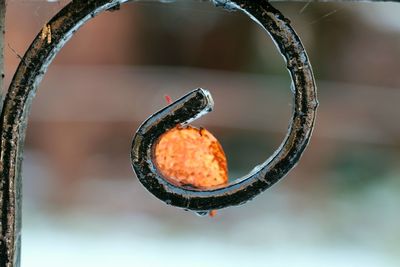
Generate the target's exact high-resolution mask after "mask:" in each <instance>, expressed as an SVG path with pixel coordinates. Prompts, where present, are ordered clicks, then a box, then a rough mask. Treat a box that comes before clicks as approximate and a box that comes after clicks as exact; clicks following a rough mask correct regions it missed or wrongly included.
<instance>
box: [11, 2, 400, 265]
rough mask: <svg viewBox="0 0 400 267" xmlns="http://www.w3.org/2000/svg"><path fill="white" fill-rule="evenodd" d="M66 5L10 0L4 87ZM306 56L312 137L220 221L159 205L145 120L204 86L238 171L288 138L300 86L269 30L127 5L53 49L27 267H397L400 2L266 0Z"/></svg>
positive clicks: (36, 155)
mask: <svg viewBox="0 0 400 267" xmlns="http://www.w3.org/2000/svg"><path fill="white" fill-rule="evenodd" d="M65 4H66V1H61V2H52V3H49V2H46V1H12V0H9V1H8V17H7V25H6V28H7V29H8V31H7V32H6V38H7V39H6V42H7V44H6V67H7V70H6V73H7V76H6V78H7V81H8V83H9V82H10V79H11V76H12V74H13V72H14V71H15V68H16V66H17V64H18V63H19V58H18V56H17V54H20V55H22V54H23V53H24V51H25V50H26V49H27V47H28V46H29V44H30V42H31V41H32V40H33V38H34V36H35V35H36V34H37V33H38V32H39V31H40V30H41V28H42V26H43V25H44V24H45V22H46V21H47V20H48V19H49V18H51V17H52V15H54V14H55V13H56V12H57V11H58V10H59V9H61V8H62V6H64V5H65ZM274 5H275V6H276V7H278V8H279V9H280V10H281V11H282V12H283V13H284V14H285V15H286V16H287V17H289V18H290V19H291V21H292V22H293V25H294V27H295V29H296V31H297V32H298V34H299V35H300V37H301V38H302V39H303V41H304V44H305V46H306V48H307V50H308V53H309V56H310V59H311V62H312V64H313V68H314V71H315V76H316V79H317V84H318V89H319V99H320V108H319V110H318V120H317V125H316V129H315V131H314V135H313V139H312V142H311V144H310V147H309V149H308V150H307V151H306V153H305V154H304V156H303V158H302V160H301V162H300V164H299V165H298V166H297V167H296V168H295V169H294V170H293V171H292V172H291V173H290V174H289V175H288V176H287V177H286V178H285V179H284V180H282V181H281V182H280V183H278V184H277V185H275V186H274V187H273V188H271V189H270V190H269V191H267V192H265V193H264V194H262V195H261V196H259V197H257V198H256V199H254V200H253V201H252V202H250V203H248V204H246V205H244V206H241V207H234V208H229V209H225V210H222V211H220V212H219V213H218V216H217V217H216V218H208V217H198V216H196V215H195V214H193V213H191V212H186V211H183V210H179V209H176V208H173V207H169V206H166V205H165V204H164V203H162V202H160V201H158V200H157V199H155V198H154V197H153V196H152V195H150V194H149V193H148V192H147V191H146V190H145V189H144V188H143V187H142V186H141V185H140V184H139V182H138V180H137V179H136V177H135V175H134V173H133V171H132V170H131V165H130V158H129V153H130V143H131V139H132V136H133V134H134V132H135V130H136V129H137V128H138V126H139V124H140V123H141V122H142V121H143V120H145V119H146V118H147V117H148V116H149V115H151V114H152V113H154V112H155V111H157V110H158V109H160V108H162V107H164V106H165V104H166V103H165V100H164V96H165V95H170V96H171V97H172V98H173V99H176V98H177V97H179V96H181V95H183V94H185V92H187V91H189V90H191V89H194V88H197V87H203V88H207V89H209V90H210V91H211V92H212V94H213V96H214V100H215V111H214V112H213V113H211V114H209V115H207V116H205V117H204V118H202V119H200V120H198V121H196V122H195V123H194V124H195V125H197V126H203V127H206V128H207V129H209V130H210V131H212V132H213V133H214V134H215V135H216V136H217V137H218V139H219V140H220V142H221V143H222V145H223V147H224V149H225V152H226V154H227V156H228V164H229V172H230V177H232V179H234V178H235V177H240V176H242V175H244V174H246V173H248V172H249V171H250V170H251V169H252V168H253V167H254V166H255V165H257V164H259V163H261V162H262V161H264V160H265V159H266V158H268V157H269V156H270V155H271V154H272V153H273V151H274V150H275V149H276V148H277V147H278V146H279V144H280V142H281V141H282V140H283V138H284V136H285V133H286V130H287V125H288V121H289V118H290V111H291V100H292V95H291V93H290V80H289V76H288V73H287V71H286V69H285V65H284V61H283V60H282V58H281V56H280V55H279V54H278V52H277V50H276V48H275V46H274V44H273V43H272V41H271V40H270V39H269V37H268V36H267V35H266V34H265V33H264V32H263V31H262V30H261V29H260V28H259V26H258V25H256V24H255V23H254V22H253V21H251V20H250V19H248V18H247V17H246V16H245V15H243V14H241V13H239V12H226V11H224V10H222V9H219V8H215V7H213V6H212V4H210V3H208V2H203V3H200V2H197V1H177V2H175V3H168V4H165V3H164V4H162V3H156V2H144V3H143V2H142V3H140V2H139V3H130V4H126V5H123V6H122V7H121V10H119V11H116V12H106V13H104V14H102V15H100V16H99V17H96V18H95V19H93V20H92V21H90V22H89V23H88V24H87V25H85V26H84V27H83V28H82V29H81V30H80V31H79V32H78V33H77V34H76V35H75V36H74V37H73V38H72V40H71V41H70V42H69V43H68V44H67V45H66V46H65V48H64V49H63V50H62V51H61V52H60V53H59V55H58V56H57V58H56V59H55V61H54V63H53V64H52V65H51V67H50V69H49V71H48V73H47V75H46V76H45V78H44V80H43V82H42V84H41V85H40V88H39V90H38V93H37V96H36V99H35V100H34V102H33V107H32V112H31V115H30V120H29V127H28V133H27V140H26V149H25V161H24V165H23V176H24V185H23V194H24V200H23V201H24V202H23V205H24V211H23V217H24V218H23V242H22V245H23V250H22V253H23V254H22V266H30V267H32V266H40V267H45V266H58V267H64V266H65V267H67V266H68V267H69V266H76V267H83V266H96V267H103V266H135V267H136V266H143V267H144V266H146V267H153V266H154V267H158V266H160V267H161V266H163V267H164V266H174V267H181V266H182V267H183V266H185V267H186V266H191V267H197V266H198V267H209V266H210V267H214V266H215V267H225V266H229V267H236V266H271V267H303V266H304V267H321V266H323V267H343V266H352V267H358V266H359V267H391V266H396V267H397V266H399V265H400V253H399V251H400V123H399V116H400V105H399V104H398V103H399V101H400V75H399V71H400V19H399V14H400V4H390V3H381V4H369V3H342V4H332V3H319V4H317V3H310V4H307V6H305V3H287V4H282V3H279V4H274Z"/></svg>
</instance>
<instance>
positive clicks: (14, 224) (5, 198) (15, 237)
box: [0, 0, 21, 267]
mask: <svg viewBox="0 0 400 267" xmlns="http://www.w3.org/2000/svg"><path fill="white" fill-rule="evenodd" d="M5 17H6V0H0V110H2V108H3V101H4V97H3V96H4V95H3V92H4V76H5V75H4V65H5V64H4V36H5ZM0 132H1V134H3V129H0ZM3 171H4V169H3V158H2V157H1V158H0V172H1V173H3ZM7 177H8V176H5V175H1V181H0V267H18V266H19V264H20V260H19V251H20V250H19V243H20V238H19V237H20V234H19V233H20V222H21V220H20V216H18V215H17V214H16V213H15V204H16V201H15V197H16V193H17V194H19V193H20V185H19V184H20V181H18V180H9V179H7ZM17 188H18V189H17ZM17 213H18V212H17Z"/></svg>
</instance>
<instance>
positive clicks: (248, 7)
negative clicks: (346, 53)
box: [131, 0, 318, 212]
mask: <svg viewBox="0 0 400 267" xmlns="http://www.w3.org/2000/svg"><path fill="white" fill-rule="evenodd" d="M214 3H215V4H216V5H218V6H223V7H225V8H227V9H229V10H234V9H236V10H241V11H243V12H245V13H246V14H247V15H249V16H250V17H251V18H252V19H253V20H255V21H256V22H257V23H259V24H260V25H261V26H262V27H263V28H264V29H265V30H266V31H267V32H268V33H269V34H270V36H271V37H272V39H273V40H274V41H275V43H276V44H277V46H278V48H279V50H280V52H281V53H282V55H283V56H284V58H285V60H286V63H287V68H288V70H289V73H290V76H291V78H292V87H293V89H294V108H293V115H292V119H291V123H290V126H289V130H288V134H287V136H286V138H285V140H284V141H283V143H282V144H281V146H280V147H279V148H278V150H277V151H276V152H275V153H274V154H273V155H272V156H271V157H270V158H269V159H268V160H267V161H265V162H264V163H262V164H261V165H259V166H257V167H256V168H254V170H253V171H252V172H251V173H250V174H248V175H246V176H245V177H242V178H240V179H237V180H236V181H235V182H234V183H232V184H229V185H227V186H226V187H222V188H215V189H210V190H197V189H192V188H185V187H179V186H176V185H174V184H172V183H170V182H168V181H167V180H166V179H165V178H164V177H163V176H162V174H160V172H159V171H158V170H157V167H156V166H155V164H154V162H153V151H154V147H153V146H154V144H155V143H156V141H157V139H158V138H159V137H160V136H161V135H162V134H163V133H165V132H166V131H168V130H171V129H172V128H174V127H175V126H177V125H179V124H185V123H188V122H190V121H193V120H195V119H196V118H198V117H199V116H201V115H204V114H205V113H207V112H209V111H211V109H212V106H213V101H212V99H211V95H210V94H209V93H208V91H206V90H203V89H196V90H194V91H192V92H190V93H189V94H187V95H185V96H184V97H182V98H181V99H179V100H177V101H176V102H174V103H173V104H171V105H169V106H168V107H166V108H165V109H162V110H161V111H159V112H157V113H155V114H154V115H153V116H151V117H150V118H149V119H148V120H146V121H145V122H144V123H143V124H142V126H141V127H140V128H139V130H138V131H137V133H136V135H135V137H134V139H133V143H132V150H131V158H132V166H133V168H134V170H135V172H136V175H137V176H138V178H139V180H140V182H141V183H142V184H143V185H144V186H145V187H146V188H147V189H148V190H149V191H150V192H151V193H152V194H154V195H155V196H156V197H158V198H159V199H160V200H162V201H164V202H165V203H167V204H169V205H173V206H176V207H181V208H184V209H187V210H193V211H196V212H207V211H210V210H215V209H221V208H225V207H229V206H234V205H240V204H242V203H245V202H246V201H248V200H251V199H253V198H254V197H255V196H257V195H258V194H260V193H262V192H263V191H265V190H266V189H267V188H269V187H270V186H271V185H273V184H274V183H276V182H277V181H279V180H280V179H281V178H282V177H284V176H285V175H286V174H287V173H288V172H289V171H290V170H291V169H292V168H293V167H294V166H295V165H296V163H297V162H298V160H299V159H300V156H301V155H302V153H303V151H304V149H305V148H306V147H307V145H308V143H309V139H310V137H311V133H312V130H313V127H314V121H315V115H316V109H317V106H318V101H317V96H316V86H315V82H314V76H313V72H312V68H311V65H310V63H309V61H308V57H307V54H306V52H305V50H304V47H303V45H302V43H301V41H300V38H299V37H298V36H297V34H296V33H295V31H294V30H293V28H292V27H291V26H290V22H289V20H288V19H286V18H285V17H284V16H283V15H282V14H281V13H280V12H279V11H278V10H276V9H275V8H273V7H272V6H271V5H270V4H269V3H268V1H245V0H237V1H236V0H235V1H226V0H224V1H222V0H214Z"/></svg>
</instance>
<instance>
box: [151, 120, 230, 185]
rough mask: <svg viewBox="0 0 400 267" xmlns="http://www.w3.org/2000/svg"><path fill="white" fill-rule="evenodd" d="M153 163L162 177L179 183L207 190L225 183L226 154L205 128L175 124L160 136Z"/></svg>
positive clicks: (226, 175) (226, 177) (226, 181)
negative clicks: (175, 125) (176, 125)
mask: <svg viewBox="0 0 400 267" xmlns="http://www.w3.org/2000/svg"><path fill="white" fill-rule="evenodd" d="M155 163H156V166H157V168H158V170H159V171H160V172H161V174H162V175H163V176H164V178H165V179H167V180H168V181H169V182H171V183H173V184H175V185H178V186H190V187H193V188H199V189H208V188H214V187H218V186H224V185H226V184H227V183H228V167H227V160H226V157H225V153H224V151H223V149H222V146H221V144H220V143H219V142H218V140H217V139H216V138H215V137H214V136H213V135H212V134H211V133H210V132H209V131H207V130H205V129H197V128H195V127H192V126H187V127H175V128H173V129H172V130H170V131H168V132H166V133H164V134H163V135H161V136H160V137H159V139H158V142H157V143H156V145H155Z"/></svg>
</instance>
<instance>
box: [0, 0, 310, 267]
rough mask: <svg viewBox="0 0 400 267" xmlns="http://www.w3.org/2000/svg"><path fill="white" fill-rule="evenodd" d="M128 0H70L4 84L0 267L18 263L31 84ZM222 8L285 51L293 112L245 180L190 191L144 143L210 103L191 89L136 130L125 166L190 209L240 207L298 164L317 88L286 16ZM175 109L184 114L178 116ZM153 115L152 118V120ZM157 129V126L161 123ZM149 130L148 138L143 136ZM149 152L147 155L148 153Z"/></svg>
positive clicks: (259, 4) (237, 4)
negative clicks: (158, 165)
mask: <svg viewBox="0 0 400 267" xmlns="http://www.w3.org/2000/svg"><path fill="white" fill-rule="evenodd" d="M124 2H129V0H87V1H81V0H77V1H72V2H71V3H69V4H68V5H67V6H66V7H64V8H63V9H62V10H61V11H60V12H59V13H58V14H57V15H56V16H55V17H53V18H52V19H51V20H50V21H49V22H48V24H47V25H48V27H50V28H51V32H52V40H51V42H47V40H44V39H43V38H42V37H41V34H40V33H39V34H38V35H37V36H36V38H35V39H34V41H33V43H32V44H31V46H30V47H29V49H28V50H27V52H26V53H25V55H24V57H23V58H22V60H21V62H20V64H19V66H18V69H17V71H16V72H15V74H14V77H13V79H12V82H11V85H10V87H9V89H8V92H7V95H6V98H5V101H4V105H3V110H2V113H1V123H2V128H1V154H0V160H1V165H0V168H1V185H0V186H1V187H0V192H1V195H0V200H1V202H0V205H1V208H0V211H1V233H0V237H1V238H0V267H6V266H7V267H16V266H19V265H20V259H19V256H20V238H21V183H22V181H21V165H22V157H23V148H24V139H25V133H26V125H27V119H28V114H29V110H30V106H31V102H32V100H33V98H34V96H35V93H36V90H37V87H38V85H39V83H40V81H41V80H42V77H43V76H44V74H45V73H46V70H47V68H48V66H49V65H50V63H51V62H52V60H53V59H54V57H55V56H56V55H57V53H58V52H59V51H60V49H61V48H62V47H63V46H64V44H65V43H66V42H67V41H68V40H69V39H70V38H71V37H72V36H73V34H74V33H75V32H76V31H77V30H78V29H79V28H80V27H81V26H82V25H83V24H85V23H86V22H87V21H88V20H90V19H91V18H93V17H94V16H96V15H97V14H99V13H101V12H103V11H105V10H110V9H115V8H116V7H118V6H119V5H120V4H122V3H124ZM213 3H214V4H216V5H217V6H222V7H224V8H227V9H229V10H241V11H243V12H245V13H246V14H247V15H249V16H250V17H251V18H252V19H254V20H255V21H256V22H258V23H259V24H260V25H261V26H262V27H263V28H264V29H265V30H266V31H267V32H268V33H269V34H270V36H271V37H272V38H273V40H274V41H275V42H276V44H277V46H278V48H279V50H280V52H281V53H282V55H283V56H284V58H285V60H286V63H287V68H288V70H289V73H290V75H291V77H292V81H293V87H294V89H295V90H294V109H293V116H292V120H291V123H290V127H289V131H288V135H287V136H286V138H285V140H284V142H283V143H282V145H281V146H280V148H279V149H278V150H277V151H276V152H275V154H274V155H273V156H272V157H270V159H269V160H267V161H266V162H265V163H263V164H262V166H260V168H257V171H255V172H253V173H251V174H249V175H248V176H247V177H244V178H243V179H240V180H238V181H237V182H235V183H233V184H231V185H228V186H227V187H225V188H220V189H216V190H210V191H194V190H189V189H185V188H180V187H176V186H173V185H171V184H169V183H167V182H166V181H165V180H164V179H163V178H162V177H161V176H160V175H159V174H158V173H157V171H156V170H155V169H154V168H153V169H152V167H153V166H152V161H151V158H150V161H146V159H149V157H151V146H152V142H153V141H154V137H155V136H159V135H160V134H161V133H162V132H163V131H165V129H169V128H171V127H172V126H173V125H176V122H175V123H174V122H172V121H171V120H170V119H171V118H173V119H176V120H178V123H181V122H186V121H188V120H191V119H193V118H195V117H196V116H197V115H198V113H199V112H201V111H202V110H203V109H208V108H209V102H208V101H209V100H208V98H207V96H205V94H204V91H202V90H197V91H194V92H192V93H191V94H189V95H187V96H186V97H185V98H183V99H181V100H180V101H177V102H175V103H174V104H172V105H171V106H169V107H167V109H165V110H162V111H161V112H159V113H157V114H155V115H154V116H153V117H152V118H151V119H150V120H149V121H147V122H146V123H147V124H146V123H145V125H144V126H148V127H147V128H146V127H144V126H142V127H141V128H140V129H139V131H138V132H137V134H136V136H135V139H134V142H133V149H132V164H133V166H134V168H135V171H136V173H137V175H138V177H139V179H140V180H141V182H142V183H143V184H144V185H145V186H146V188H147V189H148V190H150V191H151V192H152V193H153V194H154V195H156V196H157V197H158V198H160V199H161V200H163V201H164V202H166V203H168V204H171V205H175V206H178V207H182V208H185V209H190V210H194V211H208V210H210V209H220V208H224V207H228V206H232V205H239V204H241V203H243V202H246V201H248V200H249V199H252V198H253V197H255V196H256V195H258V194H260V193H261V192H262V191H264V190H265V189H267V188H268V187H270V186H271V185H272V184H274V183H275V182H277V181H278V180H279V179H280V178H282V177H283V176H284V175H285V174H286V173H287V172H288V171H289V170H290V169H292V168H293V167H294V166H295V164H296V163H297V162H298V160H299V158H300V156H301V154H302V153H303V151H304V149H305V148H306V146H307V144H308V142H309V139H310V136H311V133H312V129H313V126H314V120H315V111H316V108H317V105H318V102H317V99H316V87H315V82H314V77H313V73H312V69H311V66H310V63H309V61H308V57H307V54H306V52H305V50H304V48H303V45H302V44H301V41H300V39H299V38H298V36H297V35H296V33H295V32H294V30H293V29H292V27H291V26H290V22H289V20H287V19H286V18H284V16H283V15H282V14H281V13H280V12H279V11H278V10H276V9H275V8H273V7H272V6H271V5H270V4H269V2H268V1H266V0H261V1H254V0H251V1H250V0H234V1H233V0H232V1H230V0H214V1H213ZM182 109H184V110H187V111H188V112H187V113H182V112H179V111H182ZM155 118H156V119H159V118H161V121H158V122H157V123H154V120H152V119H155ZM163 127H164V130H161V128H163ZM149 131H150V133H154V134H155V135H151V134H150V135H149ZM149 151H150V152H149Z"/></svg>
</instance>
